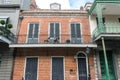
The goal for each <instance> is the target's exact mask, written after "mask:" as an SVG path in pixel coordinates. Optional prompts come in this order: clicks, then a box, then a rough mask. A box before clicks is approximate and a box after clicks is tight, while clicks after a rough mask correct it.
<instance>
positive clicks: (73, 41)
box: [10, 34, 96, 47]
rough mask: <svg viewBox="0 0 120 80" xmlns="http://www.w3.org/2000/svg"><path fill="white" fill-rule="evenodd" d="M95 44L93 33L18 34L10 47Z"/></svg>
mask: <svg viewBox="0 0 120 80" xmlns="http://www.w3.org/2000/svg"><path fill="white" fill-rule="evenodd" d="M89 45H92V46H94V47H96V45H94V43H93V42H92V39H91V35H81V36H77V35H75V34H74V35H71V34H60V35H54V36H49V35H48V34H39V35H37V34H34V35H30V36H29V35H17V41H16V42H15V43H12V44H11V45H10V47H32V46H33V47H80V46H84V47H87V46H89Z"/></svg>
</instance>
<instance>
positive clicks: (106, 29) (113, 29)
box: [92, 23, 120, 38]
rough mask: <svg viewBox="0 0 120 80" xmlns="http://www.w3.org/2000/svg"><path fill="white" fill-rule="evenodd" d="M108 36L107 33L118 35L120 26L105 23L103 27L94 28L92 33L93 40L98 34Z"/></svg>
mask: <svg viewBox="0 0 120 80" xmlns="http://www.w3.org/2000/svg"><path fill="white" fill-rule="evenodd" d="M102 33H104V34H109V33H112V34H114V33H120V24H118V23H105V24H104V25H103V26H99V25H98V27H96V28H95V30H94V31H93V34H92V36H93V38H96V37H97V36H98V35H100V34H102Z"/></svg>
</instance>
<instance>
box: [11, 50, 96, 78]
mask: <svg viewBox="0 0 120 80" xmlns="http://www.w3.org/2000/svg"><path fill="white" fill-rule="evenodd" d="M79 50H81V51H84V50H85V49H82V48H81V49H78V48H49V49H48V48H21V49H17V52H16V57H15V61H14V62H15V63H14V70H13V80H22V77H23V76H24V69H25V58H26V57H27V56H38V58H39V62H38V65H39V68H38V80H50V78H51V57H52V56H64V67H65V71H64V72H65V80H77V62H76V60H75V59H74V58H73V56H74V55H75V54H76V53H77V52H78V51H79ZM89 66H90V75H91V80H95V72H94V57H93V54H92V51H91V54H90V55H89ZM70 70H73V71H72V72H70Z"/></svg>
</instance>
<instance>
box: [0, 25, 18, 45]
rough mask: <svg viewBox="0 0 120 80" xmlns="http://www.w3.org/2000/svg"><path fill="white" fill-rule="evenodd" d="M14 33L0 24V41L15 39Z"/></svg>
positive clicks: (6, 41)
mask: <svg viewBox="0 0 120 80" xmlns="http://www.w3.org/2000/svg"><path fill="white" fill-rule="evenodd" d="M15 39H16V38H15V35H14V34H13V33H12V32H11V31H10V30H8V29H6V28H5V27H2V26H0V42H5V43H8V44H9V43H12V42H14V41H15Z"/></svg>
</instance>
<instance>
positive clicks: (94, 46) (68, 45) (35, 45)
mask: <svg viewBox="0 0 120 80" xmlns="http://www.w3.org/2000/svg"><path fill="white" fill-rule="evenodd" d="M87 46H88V47H93V48H97V45H96V44H79V45H78V44H10V45H9V47H87Z"/></svg>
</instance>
